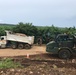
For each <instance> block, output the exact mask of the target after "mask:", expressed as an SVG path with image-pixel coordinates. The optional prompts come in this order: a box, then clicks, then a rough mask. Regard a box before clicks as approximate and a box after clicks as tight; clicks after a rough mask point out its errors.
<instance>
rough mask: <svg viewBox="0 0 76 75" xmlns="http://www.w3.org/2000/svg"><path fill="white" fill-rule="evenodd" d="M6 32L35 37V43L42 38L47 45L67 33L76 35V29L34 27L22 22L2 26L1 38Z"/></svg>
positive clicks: (0, 29)
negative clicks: (56, 37)
mask: <svg viewBox="0 0 76 75" xmlns="http://www.w3.org/2000/svg"><path fill="white" fill-rule="evenodd" d="M5 30H11V31H13V32H16V33H23V34H26V35H28V36H35V43H36V42H37V39H38V38H39V37H40V38H42V40H43V43H47V42H49V41H50V40H52V39H53V38H55V36H56V35H58V34H62V33H67V34H75V33H76V28H75V27H69V28H59V27H55V26H54V25H52V26H34V25H32V23H25V24H24V23H22V22H20V23H19V24H17V25H8V24H3V25H1V24H0V36H1V35H5Z"/></svg>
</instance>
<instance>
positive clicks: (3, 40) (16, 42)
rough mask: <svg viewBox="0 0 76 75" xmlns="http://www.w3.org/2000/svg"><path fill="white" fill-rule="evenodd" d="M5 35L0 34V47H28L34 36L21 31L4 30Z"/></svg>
mask: <svg viewBox="0 0 76 75" xmlns="http://www.w3.org/2000/svg"><path fill="white" fill-rule="evenodd" d="M5 32H6V36H0V48H7V47H11V48H13V49H15V48H19V49H23V48H25V49H30V48H31V46H32V45H33V43H34V36H26V35H25V34H21V33H13V32H12V31H5Z"/></svg>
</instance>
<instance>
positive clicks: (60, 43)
mask: <svg viewBox="0 0 76 75" xmlns="http://www.w3.org/2000/svg"><path fill="white" fill-rule="evenodd" d="M46 52H49V53H51V54H57V55H58V56H59V58H63V59H67V58H70V57H71V56H73V55H74V54H75V53H76V36H74V35H68V34H59V35H57V36H56V38H55V40H53V41H51V42H49V43H47V45H46Z"/></svg>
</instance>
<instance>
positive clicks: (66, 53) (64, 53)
mask: <svg viewBox="0 0 76 75" xmlns="http://www.w3.org/2000/svg"><path fill="white" fill-rule="evenodd" d="M58 55H59V58H62V59H67V58H70V56H71V53H70V51H69V50H61V51H59V54H58Z"/></svg>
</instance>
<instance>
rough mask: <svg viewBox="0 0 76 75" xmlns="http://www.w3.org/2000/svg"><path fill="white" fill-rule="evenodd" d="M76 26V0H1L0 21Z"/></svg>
mask: <svg viewBox="0 0 76 75" xmlns="http://www.w3.org/2000/svg"><path fill="white" fill-rule="evenodd" d="M19 22H23V23H28V22H29V23H33V25H36V26H38V25H39V26H51V25H52V24H53V25H54V26H57V27H73V26H75V27H76V0H0V23H11V24H18V23H19Z"/></svg>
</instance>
